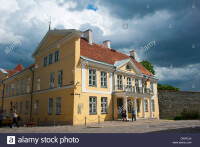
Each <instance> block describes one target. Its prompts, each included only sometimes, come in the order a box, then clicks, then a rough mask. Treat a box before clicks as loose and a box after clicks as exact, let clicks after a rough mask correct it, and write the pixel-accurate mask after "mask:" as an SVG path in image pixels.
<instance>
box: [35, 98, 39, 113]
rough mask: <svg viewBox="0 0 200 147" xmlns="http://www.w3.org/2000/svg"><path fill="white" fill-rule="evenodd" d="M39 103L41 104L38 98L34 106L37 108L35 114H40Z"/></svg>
mask: <svg viewBox="0 0 200 147" xmlns="http://www.w3.org/2000/svg"><path fill="white" fill-rule="evenodd" d="M38 105H39V100H36V101H35V106H34V108H35V114H38Z"/></svg>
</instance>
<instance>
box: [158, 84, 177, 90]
mask: <svg viewBox="0 0 200 147" xmlns="http://www.w3.org/2000/svg"><path fill="white" fill-rule="evenodd" d="M157 89H158V90H174V91H180V89H179V88H177V87H174V86H171V85H162V84H160V83H158V88H157Z"/></svg>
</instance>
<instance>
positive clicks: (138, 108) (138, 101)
mask: <svg viewBox="0 0 200 147" xmlns="http://www.w3.org/2000/svg"><path fill="white" fill-rule="evenodd" d="M136 102H137V112H140V100H138V99H137V100H136Z"/></svg>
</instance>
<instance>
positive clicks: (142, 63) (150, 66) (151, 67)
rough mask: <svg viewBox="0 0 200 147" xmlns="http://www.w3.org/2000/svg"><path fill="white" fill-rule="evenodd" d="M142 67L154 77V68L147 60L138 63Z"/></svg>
mask: <svg viewBox="0 0 200 147" xmlns="http://www.w3.org/2000/svg"><path fill="white" fill-rule="evenodd" d="M140 64H141V65H142V66H144V67H145V68H146V69H147V70H148V71H150V72H151V73H152V74H153V75H155V70H154V66H153V65H152V64H151V63H150V62H149V61H147V60H143V61H142V62H140Z"/></svg>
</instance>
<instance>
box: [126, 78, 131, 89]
mask: <svg viewBox="0 0 200 147" xmlns="http://www.w3.org/2000/svg"><path fill="white" fill-rule="evenodd" d="M126 84H127V88H131V85H132V84H131V78H130V77H127V79H126Z"/></svg>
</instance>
